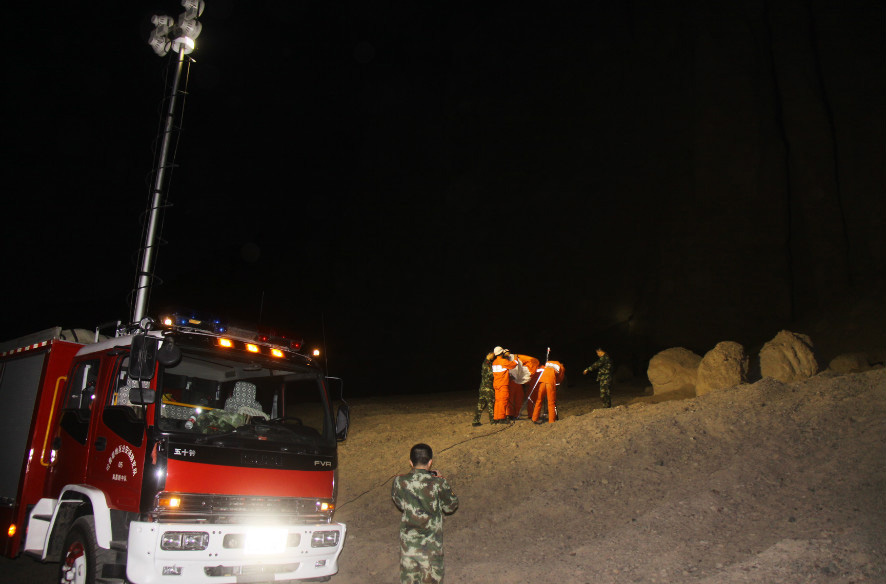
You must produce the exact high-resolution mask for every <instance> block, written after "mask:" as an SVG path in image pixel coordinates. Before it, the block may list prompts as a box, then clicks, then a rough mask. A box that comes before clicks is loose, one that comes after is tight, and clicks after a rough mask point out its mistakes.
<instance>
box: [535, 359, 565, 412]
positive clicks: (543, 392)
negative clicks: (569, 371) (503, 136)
mask: <svg viewBox="0 0 886 584" xmlns="http://www.w3.org/2000/svg"><path fill="white" fill-rule="evenodd" d="M539 371H540V372H541V373H540V374H541V377H539V378H538V399H537V400H536V401H535V409H534V410H533V411H532V421H533V422H535V423H536V424H542V423H543V422H539V420H538V419H539V417H540V416H541V406H542V404H543V403H544V401H545V398H547V401H548V422H550V423H551V424H553V423H554V421H556V419H557V384H558V383H560V382H562V381H563V378H564V377H565V376H566V367H564V366H563V364H562V363H560V362H559V361H548V362H547V363H545V366H544V367H543V368H541V369H539Z"/></svg>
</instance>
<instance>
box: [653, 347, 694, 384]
mask: <svg viewBox="0 0 886 584" xmlns="http://www.w3.org/2000/svg"><path fill="white" fill-rule="evenodd" d="M699 363H701V357H700V356H699V355H696V354H695V353H693V352H692V351H690V350H689V349H684V348H683V347H672V348H670V349H665V350H664V351H662V352H660V353H658V354H657V355H655V356H654V357H652V359H650V360H649V368H648V369H647V370H646V375H647V376H648V377H649V381H650V382H651V383H652V390H653V393H655V395H659V394H662V393H670V392H672V391H680V390H685V389H695V382H696V378H697V375H698V365H699Z"/></svg>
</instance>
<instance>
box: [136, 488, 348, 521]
mask: <svg viewBox="0 0 886 584" xmlns="http://www.w3.org/2000/svg"><path fill="white" fill-rule="evenodd" d="M172 499H177V500H178V503H177V504H175V505H173V504H170V500H172ZM320 506H321V501H320V500H319V499H296V498H291V497H231V496H222V495H192V494H170V493H161V494H160V495H158V496H157V498H156V499H155V505H154V509H153V511H152V513H151V517H152V519H153V520H155V521H162V522H164V523H218V524H225V523H258V524H292V523H328V522H329V521H330V520H331V519H332V513H331V511H327V510H322V511H321V510H320Z"/></svg>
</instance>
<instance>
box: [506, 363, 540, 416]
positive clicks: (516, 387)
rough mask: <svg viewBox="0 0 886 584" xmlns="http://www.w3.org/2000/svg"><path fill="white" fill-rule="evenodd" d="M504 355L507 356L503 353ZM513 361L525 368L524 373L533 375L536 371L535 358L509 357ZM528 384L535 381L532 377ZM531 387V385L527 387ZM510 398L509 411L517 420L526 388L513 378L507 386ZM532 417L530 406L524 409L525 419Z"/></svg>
mask: <svg viewBox="0 0 886 584" xmlns="http://www.w3.org/2000/svg"><path fill="white" fill-rule="evenodd" d="M505 354H508V353H507V352H505ZM511 356H512V357H513V358H514V359H516V360H517V361H519V362H520V364H521V365H523V367H525V368H526V371H528V372H529V373H530V375H533V374H534V373H535V370H536V369H538V359H536V358H535V357H530V356H529V355H511ZM529 381H530V383H532V382H534V381H535V377H534V375H533V376H532V377H531V378H530V380H529ZM529 387H530V388H531V387H532V386H531V385H530V386H529ZM508 389H509V391H510V394H511V395H510V398H511V411H512V412H513V416H514V418H515V419H516V418H518V417H519V416H520V410H522V409H523V400H524V399H526V387H525V385H521V384H519V383H517V382H516V381H515V380H514V378H513V377H512V378H511V384H510V386H509V388H508ZM531 416H532V405H530V406H528V407H527V408H526V417H527V418H529V417H531Z"/></svg>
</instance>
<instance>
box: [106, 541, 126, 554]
mask: <svg viewBox="0 0 886 584" xmlns="http://www.w3.org/2000/svg"><path fill="white" fill-rule="evenodd" d="M127 546H128V542H127V541H126V540H125V539H112V540H111V546H110V547H111V549H112V550H116V551H118V552H125V551H126V549H127Z"/></svg>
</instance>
